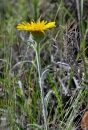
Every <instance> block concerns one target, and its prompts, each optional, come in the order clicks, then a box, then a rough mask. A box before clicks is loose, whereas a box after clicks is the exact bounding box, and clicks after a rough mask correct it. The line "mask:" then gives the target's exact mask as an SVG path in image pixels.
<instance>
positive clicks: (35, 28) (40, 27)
mask: <svg viewBox="0 0 88 130" xmlns="http://www.w3.org/2000/svg"><path fill="white" fill-rule="evenodd" d="M55 26H56V25H55V22H49V23H47V21H44V20H43V21H42V22H40V21H38V22H37V23H35V21H32V22H31V23H27V22H26V21H25V22H22V23H21V24H18V26H17V28H18V29H20V30H27V31H30V32H40V33H41V32H42V33H43V34H44V31H46V30H48V29H49V28H53V27H55Z"/></svg>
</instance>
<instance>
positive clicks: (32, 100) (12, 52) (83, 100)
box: [0, 0, 88, 130]
mask: <svg viewBox="0 0 88 130" xmlns="http://www.w3.org/2000/svg"><path fill="white" fill-rule="evenodd" d="M41 2H42V1H40V0H33V1H31V2H29V1H28V0H27V1H24V0H21V1H16V2H15V1H13V3H12V2H11V1H10V0H7V2H6V3H5V2H4V0H3V3H2V6H3V8H2V10H1V13H2V14H0V30H1V31H0V86H2V88H3V92H2V93H4V95H3V96H2V94H1V92H0V94H1V95H0V126H1V125H3V124H4V125H5V126H6V129H7V128H8V129H9V130H26V129H27V127H28V128H30V130H43V129H44V120H43V115H42V104H41V92H40V87H39V83H38V82H39V81H38V74H37V72H36V68H35V66H34V64H36V57H35V54H34V55H33V53H34V52H33V50H32V49H31V48H30V46H29V45H28V43H27V42H26V41H27V39H26V38H25V40H24V41H22V39H21V38H20V36H22V37H24V36H25V34H26V32H23V33H22V32H19V31H18V30H17V29H16V26H17V24H18V23H20V22H22V21H29V22H30V21H31V20H32V19H34V20H35V21H37V20H38V19H39V17H40V16H41V14H40V13H39V5H40V3H41ZM46 4H47V3H46ZM57 5H58V4H57ZM46 7H47V5H46ZM49 7H50V5H49ZM51 7H52V9H53V6H52V4H51ZM3 9H4V13H3ZM83 10H84V8H83V1H82V0H81V23H80V24H81V31H82V39H81V46H80V47H79V50H80V51H79V52H80V53H78V55H77V57H76V59H75V61H74V62H75V63H77V62H78V60H79V59H81V60H82V61H83V63H81V64H82V67H83V68H87V67H88V64H85V63H86V61H85V58H87V55H86V51H85V50H86V46H87V45H86V44H87V42H86V39H85V37H87V33H88V22H86V27H85V25H84V24H85V23H84V20H83V15H84V14H83ZM45 11H46V10H45ZM64 12H66V14H67V15H68V16H69V17H68V21H65V17H66V16H65V15H66V14H65V13H64ZM49 13H50V12H49ZM47 14H48V11H47ZM47 14H46V15H45V17H44V19H45V20H47V19H48V16H49V14H48V16H47ZM51 16H52V19H53V20H55V21H56V28H54V29H52V31H49V33H46V35H45V40H44V41H42V42H41V48H40V52H41V65H42V73H43V72H45V71H46V72H45V73H44V75H43V77H42V78H43V89H44V101H45V104H46V113H47V125H48V130H54V129H56V130H73V127H75V124H76V127H78V126H79V125H80V123H78V122H77V120H76V121H75V122H74V119H75V118H76V117H77V114H79V111H84V110H85V109H88V101H87V99H88V91H87V87H88V85H87V84H86V83H85V81H86V80H87V76H86V74H87V75H88V72H87V71H86V72H85V71H84V70H85V69H83V70H82V69H81V70H80V73H81V74H79V73H78V72H77V71H78V64H77V65H76V66H75V67H74V65H72V64H71V65H70V67H71V70H70V71H67V70H66V66H65V65H64V66H65V68H64V69H63V68H62V67H63V65H60V64H59V63H58V65H56V63H57V62H62V63H65V62H64V56H63V53H64V49H63V48H64V44H65V42H66V39H64V38H65V37H64V36H66V35H69V34H68V30H67V26H68V25H69V23H70V21H73V20H74V19H75V18H74V16H73V15H72V14H71V13H70V12H69V11H68V9H67V8H66V7H65V6H64V2H63V0H61V1H60V6H59V5H58V8H57V10H56V14H54V15H53V14H52V15H51V14H50V17H51ZM58 16H59V19H58V18H57V17H58ZM41 17H42V16H41ZM49 21H51V19H49ZM75 24H77V23H75ZM58 32H59V33H58ZM47 37H48V38H47ZM71 40H72V39H71ZM70 43H72V41H70ZM69 46H71V44H70V45H69ZM53 48H54V50H53ZM55 48H56V50H55ZM67 53H69V47H67ZM42 55H43V56H42ZM48 56H49V57H50V59H49V60H48V58H47V57H48ZM71 56H72V55H70V57H71ZM29 57H32V61H33V63H34V64H32V63H31V60H30V58H29ZM52 57H53V58H54V62H53V61H52ZM46 59H47V60H46ZM46 61H47V62H46ZM67 64H68V65H69V64H70V62H69V63H68V62H67ZM76 70H77V71H76ZM81 71H82V72H81ZM65 73H67V74H65ZM83 73H84V76H83ZM80 75H82V77H81V76H80ZM74 77H75V79H76V81H77V84H76V87H78V86H80V88H76V89H75V90H74V91H73V93H72V94H71V95H70V96H68V94H66V95H65V94H64V90H63V87H66V88H64V89H65V90H66V91H70V93H71V88H74V84H73V82H72V79H73V78H74ZM76 77H77V78H76ZM77 85H78V86H77ZM82 106H84V108H82ZM80 109H81V110H80ZM2 118H5V119H6V121H3V119H2ZM80 120H81V118H80ZM4 125H3V130H4Z"/></svg>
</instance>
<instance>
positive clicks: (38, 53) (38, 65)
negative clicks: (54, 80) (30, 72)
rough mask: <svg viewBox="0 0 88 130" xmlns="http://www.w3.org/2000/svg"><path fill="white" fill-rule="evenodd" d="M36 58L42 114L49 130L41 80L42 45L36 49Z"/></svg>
mask: <svg viewBox="0 0 88 130" xmlns="http://www.w3.org/2000/svg"><path fill="white" fill-rule="evenodd" d="M36 58H37V69H38V80H39V87H40V92H41V102H42V114H43V117H44V124H45V130H48V128H47V115H46V108H45V103H44V90H43V86H42V78H41V63H40V43H37V47H36Z"/></svg>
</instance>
